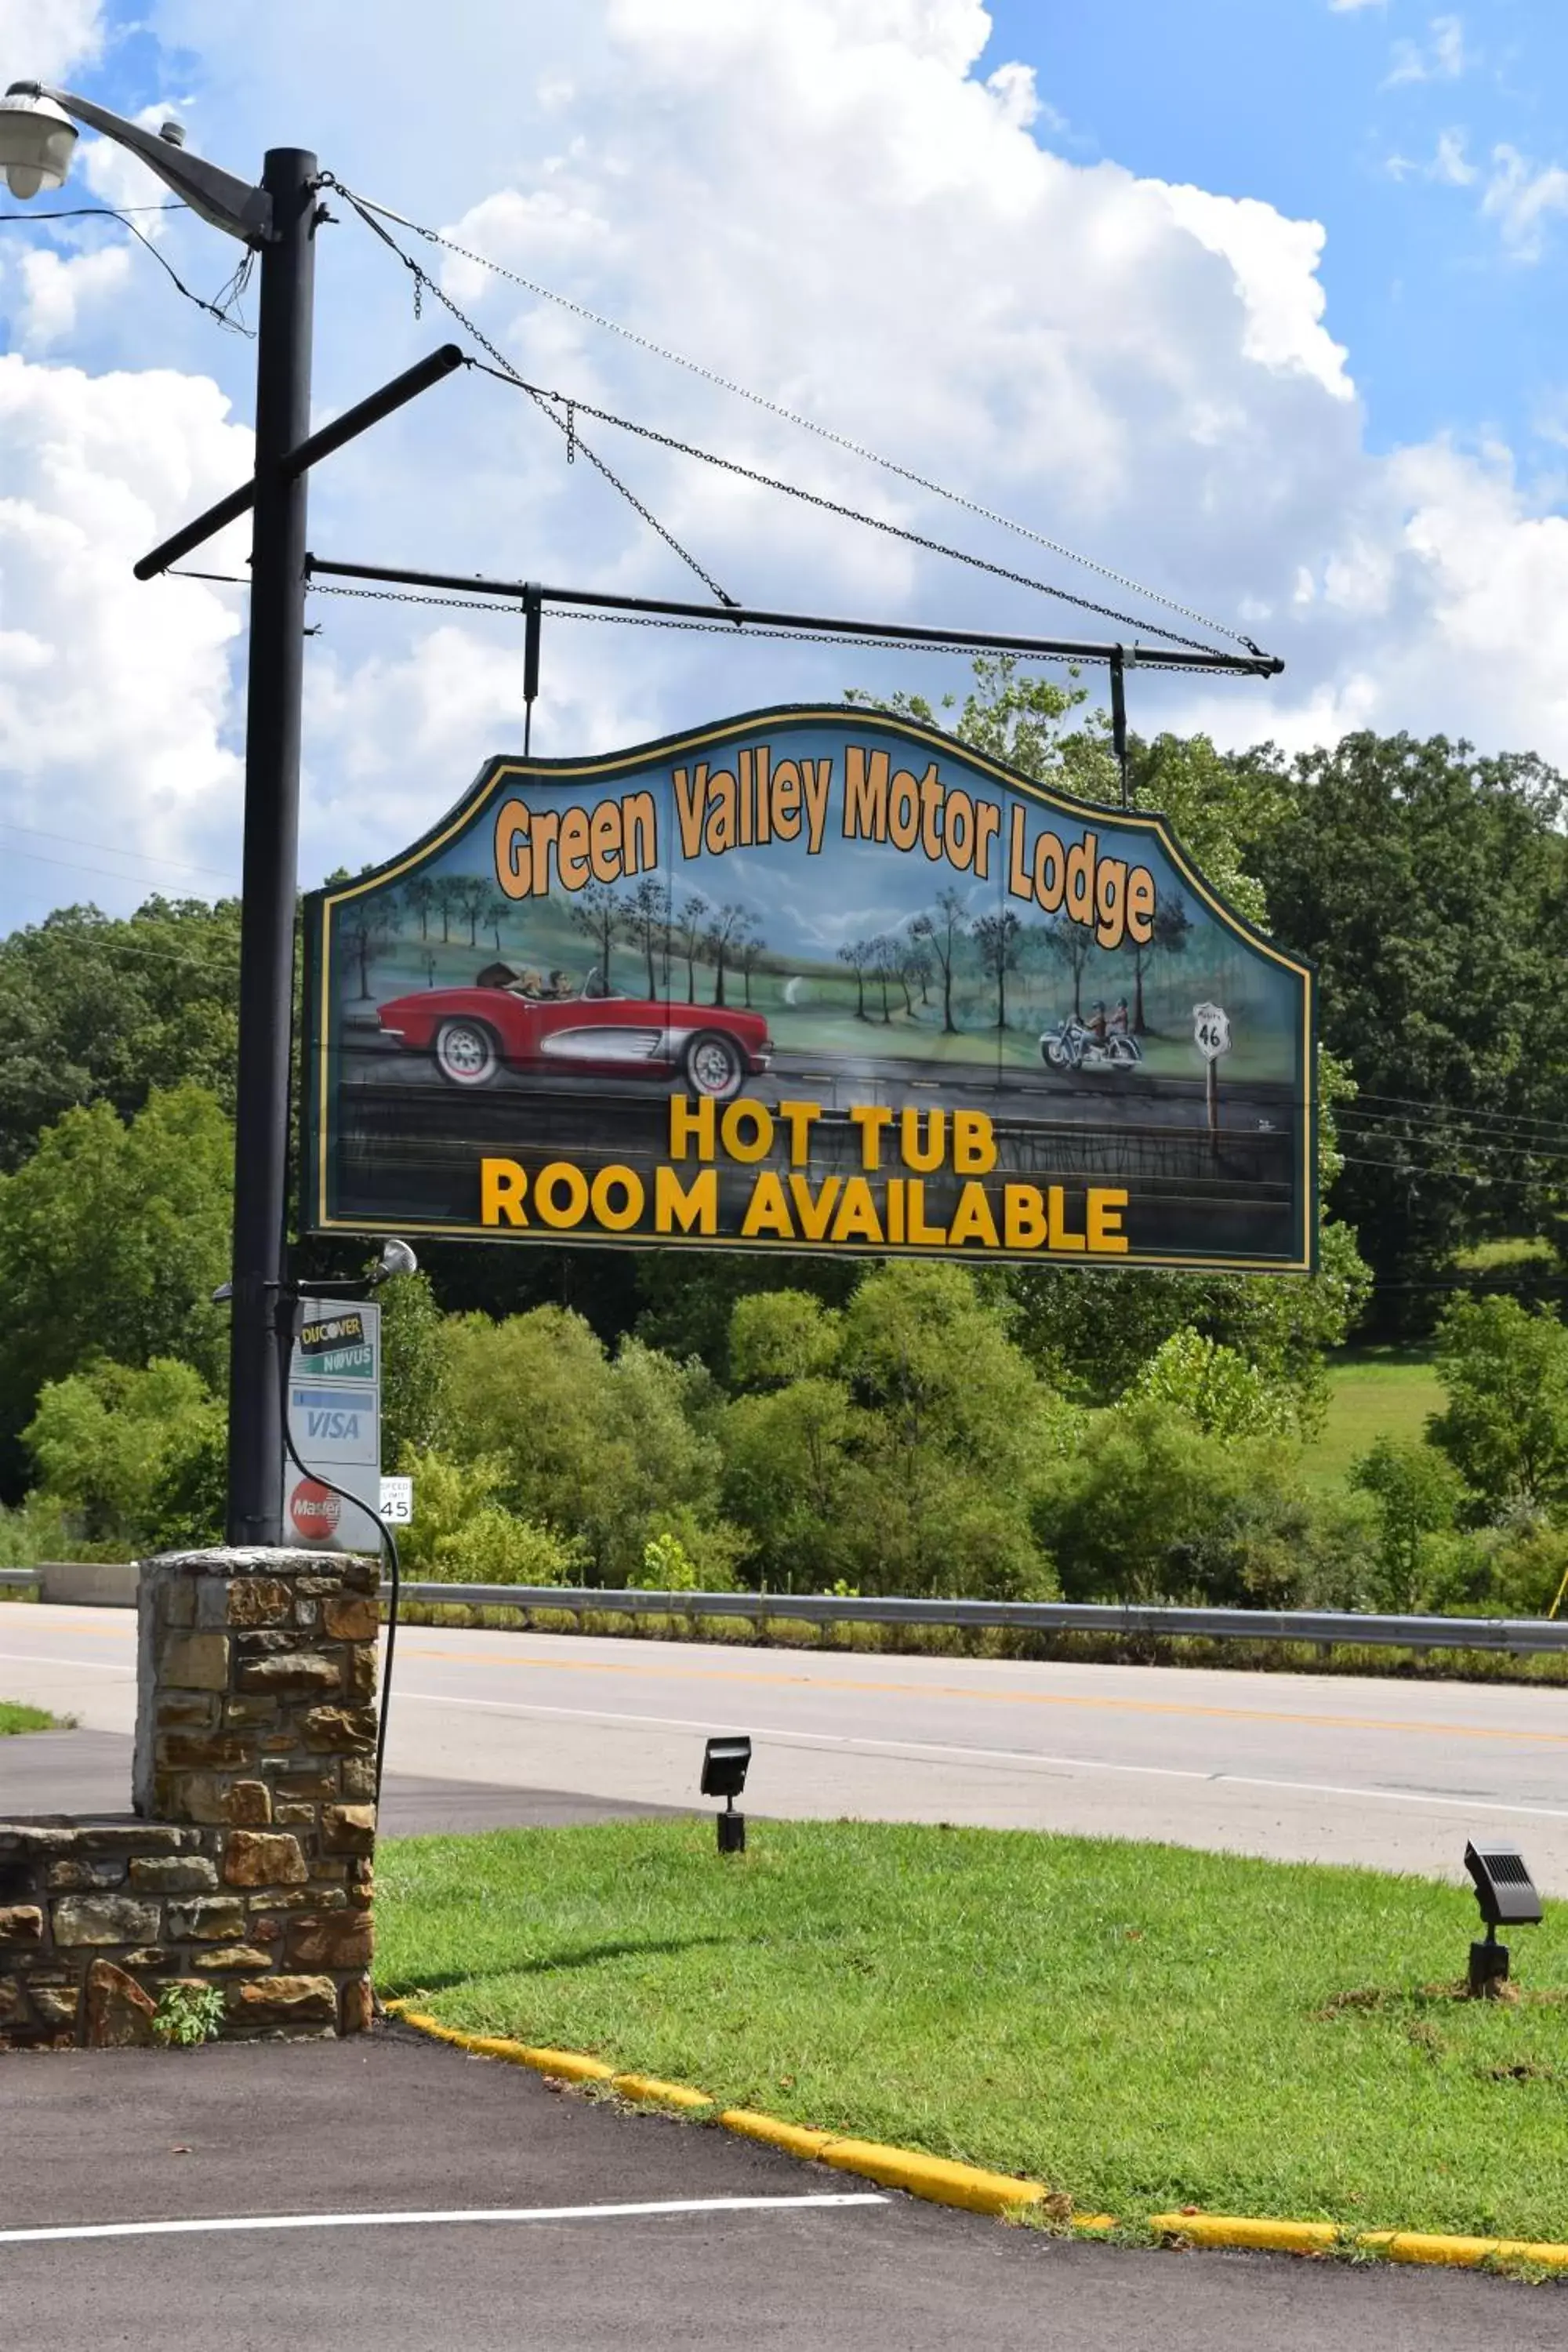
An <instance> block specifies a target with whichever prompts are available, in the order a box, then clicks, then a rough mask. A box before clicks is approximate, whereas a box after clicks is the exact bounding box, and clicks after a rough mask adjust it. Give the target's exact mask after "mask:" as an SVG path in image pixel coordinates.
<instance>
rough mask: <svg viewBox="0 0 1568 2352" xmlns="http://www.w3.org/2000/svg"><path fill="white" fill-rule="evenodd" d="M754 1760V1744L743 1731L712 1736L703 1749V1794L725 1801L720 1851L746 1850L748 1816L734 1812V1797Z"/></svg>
mask: <svg viewBox="0 0 1568 2352" xmlns="http://www.w3.org/2000/svg"><path fill="white" fill-rule="evenodd" d="M751 1762H752V1743H751V1741H750V1739H749V1738H746V1736H745V1734H744V1733H739V1734H731V1735H730V1736H729V1737H727V1738H717V1739H710V1741H709V1742H708V1745H707V1748H705V1749H704V1751H703V1757H702V1794H703V1795H704V1796H705V1797H722V1798H723V1800H724V1810H723V1811H722V1812H721V1814H720V1815H719V1851H720V1853H744V1852H745V1850H746V1816H745V1814H744V1813H738V1812H737V1811H735V1800H736V1798H737V1797H738V1796H739V1795H740V1794H741V1792H742V1790H743V1789H744V1788H745V1785H746V1774H747V1772H748V1771H749V1770H750V1769H751Z"/></svg>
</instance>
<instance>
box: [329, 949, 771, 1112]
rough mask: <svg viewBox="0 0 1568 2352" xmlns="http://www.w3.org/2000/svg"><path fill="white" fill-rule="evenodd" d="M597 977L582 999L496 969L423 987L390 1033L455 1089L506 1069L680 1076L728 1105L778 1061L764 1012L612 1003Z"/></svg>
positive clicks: (387, 1026)
mask: <svg viewBox="0 0 1568 2352" xmlns="http://www.w3.org/2000/svg"><path fill="white" fill-rule="evenodd" d="M597 980H598V975H597V974H596V973H593V974H590V976H589V979H588V982H586V984H585V985H584V987H583V988H582V989H581V990H580V991H579V990H577V989H575V988H574V986H573V985H572V983H571V982H569V981H568V980H567V979H566V978H565V976H564V975H563V974H562V973H558V972H556V973H550V974H542V973H538V972H528V971H517V970H516V969H514V967H512V966H511V965H510V964H489V965H487V966H486V968H485V970H484V971H481V972H480V973H479V977H478V979H477V980H476V981H475V982H474V985H473V986H472V987H471V988H431V989H422V990H419V991H418V992H416V993H415V994H414V995H411V996H396V997H394V998H393V999H392V1001H391V1002H390V1003H386V1004H384V1005H382V1006H381V1007H380V1008H379V1009H378V1012H377V1015H376V1017H377V1019H378V1020H379V1022H380V1024H381V1027H382V1031H383V1034H384V1035H385V1036H388V1037H395V1039H396V1040H397V1042H398V1044H399V1045H401V1046H403V1047H404V1048H405V1051H407V1052H409V1053H413V1054H430V1055H434V1057H435V1062H436V1067H437V1069H438V1070H439V1071H440V1073H441V1076H443V1077H444V1078H445V1079H447V1082H448V1084H450V1085H452V1086H454V1087H487V1086H489V1084H490V1081H491V1080H492V1079H493V1078H494V1077H495V1076H496V1074H497V1072H498V1071H499V1070H501V1069H509V1070H520V1071H526V1072H530V1073H533V1074H538V1073H542V1072H547V1071H552V1070H579V1071H584V1072H592V1073H593V1074H594V1075H595V1076H604V1077H609V1076H620V1075H621V1074H622V1073H624V1072H633V1073H637V1074H639V1075H640V1074H643V1073H647V1075H648V1076H679V1077H681V1078H682V1079H684V1081H685V1083H686V1085H687V1086H688V1087H689V1088H690V1089H691V1092H692V1093H693V1094H695V1095H707V1096H709V1097H711V1098H712V1099H713V1100H714V1101H716V1102H728V1101H729V1100H730V1098H731V1096H733V1095H738V1094H739V1093H740V1091H741V1088H742V1086H743V1085H744V1084H745V1081H746V1079H747V1078H748V1077H749V1076H761V1075H762V1074H763V1071H765V1070H766V1069H767V1067H768V1065H769V1064H770V1062H771V1061H772V1060H773V1040H772V1038H771V1037H770V1036H769V1035H768V1024H767V1023H766V1021H765V1020H764V1019H763V1015H762V1014H761V1013H745V1012H732V1011H731V1009H730V1007H729V1006H728V1005H722V1004H678V1003H667V1002H663V1001H661V1000H659V999H657V998H650V997H640V996H612V995H611V994H609V993H608V992H607V991H605V989H604V986H603V983H602V982H600V983H599V985H598V987H597V989H595V982H596V981H597Z"/></svg>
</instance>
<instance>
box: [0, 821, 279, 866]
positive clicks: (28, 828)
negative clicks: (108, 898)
mask: <svg viewBox="0 0 1568 2352" xmlns="http://www.w3.org/2000/svg"><path fill="white" fill-rule="evenodd" d="M0 827H3V828H4V830H5V832H6V833H27V834H31V835H34V836H35V837H36V838H37V840H39V841H65V842H71V843H74V842H75V840H76V835H75V834H74V833H51V832H50V831H49V828H48V827H47V825H44V824H20V823H19V822H18V821H17V819H16V818H15V817H9V816H7V817H0ZM32 854H33V853H32V852H31V851H28V850H26V849H19V850H17V851H16V856H18V857H26V856H31V855H32ZM111 855H112V856H116V857H139V858H141V859H142V863H143V865H147V866H170V867H172V868H173V869H174V872H175V873H178V874H205V875H208V876H210V877H211V878H212V879H213V880H214V881H215V882H235V881H237V880H238V878H239V877H238V876H237V875H235V874H231V873H230V872H229V871H228V870H227V868H226V867H225V866H192V865H190V864H189V863H188V862H187V861H186V860H185V859H184V858H181V857H160V856H158V855H157V853H156V852H155V851H153V850H147V849H116V850H114V851H113V852H112V853H111ZM47 862H48V863H49V864H50V865H53V866H68V865H69V864H70V863H71V862H72V861H71V860H70V859H69V858H66V857H56V858H51V859H49V860H48V861H47ZM81 870H82V872H83V873H84V874H99V873H101V872H102V871H103V868H102V867H101V866H83V867H82V869H81ZM140 878H141V877H139V876H138V875H134V874H128V875H126V877H125V879H126V881H127V882H135V881H138V880H140Z"/></svg>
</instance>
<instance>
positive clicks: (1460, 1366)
mask: <svg viewBox="0 0 1568 2352" xmlns="http://www.w3.org/2000/svg"><path fill="white" fill-rule="evenodd" d="M1437 1377H1438V1379H1439V1380H1440V1381H1442V1383H1443V1388H1444V1391H1445V1394H1446V1397H1447V1402H1446V1404H1445V1406H1444V1409H1443V1411H1442V1412H1440V1413H1436V1414H1434V1415H1433V1417H1432V1419H1431V1420H1430V1421H1429V1422H1428V1423H1427V1424H1426V1434H1427V1436H1428V1438H1429V1439H1430V1440H1431V1442H1432V1444H1434V1445H1436V1446H1437V1447H1439V1448H1440V1449H1441V1451H1442V1452H1443V1453H1444V1454H1447V1457H1448V1459H1449V1461H1450V1462H1451V1463H1452V1464H1453V1465H1454V1467H1455V1469H1456V1470H1457V1471H1458V1474H1459V1475H1460V1476H1461V1477H1462V1478H1463V1479H1464V1481H1465V1483H1466V1485H1467V1486H1469V1487H1470V1488H1472V1490H1473V1491H1474V1493H1475V1494H1476V1495H1477V1496H1479V1498H1480V1501H1481V1503H1482V1504H1483V1505H1484V1506H1485V1507H1486V1509H1487V1511H1488V1513H1489V1516H1491V1517H1500V1516H1501V1515H1502V1514H1503V1513H1504V1512H1506V1511H1507V1510H1509V1509H1510V1507H1519V1506H1521V1505H1522V1506H1524V1507H1538V1508H1542V1509H1551V1510H1556V1511H1562V1510H1563V1509H1564V1508H1565V1507H1568V1329H1565V1328H1563V1324H1562V1323H1561V1322H1560V1321H1559V1320H1558V1318H1557V1317H1556V1316H1555V1315H1554V1314H1553V1313H1552V1310H1551V1308H1550V1307H1537V1308H1535V1309H1533V1310H1531V1308H1528V1307H1521V1305H1520V1303H1519V1301H1518V1299H1516V1298H1500V1297H1489V1298H1458V1299H1456V1300H1455V1301H1454V1302H1453V1304H1452V1305H1451V1306H1450V1307H1448V1309H1447V1313H1446V1314H1445V1315H1444V1317H1443V1319H1442V1321H1441V1322H1440V1323H1439V1325H1438V1327H1437Z"/></svg>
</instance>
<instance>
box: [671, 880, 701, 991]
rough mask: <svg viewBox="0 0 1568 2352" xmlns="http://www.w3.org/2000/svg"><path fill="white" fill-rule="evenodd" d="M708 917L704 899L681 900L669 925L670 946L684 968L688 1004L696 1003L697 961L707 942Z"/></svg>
mask: <svg viewBox="0 0 1568 2352" xmlns="http://www.w3.org/2000/svg"><path fill="white" fill-rule="evenodd" d="M708 916H709V907H708V901H707V899H706V898H683V899H682V900H681V902H680V912H679V915H678V916H677V917H676V919H675V920H674V921H673V922H672V923H671V925H670V941H671V945H672V946H673V948H674V950H675V953H676V954H677V955H678V956H679V957H680V958H681V960H682V961H683V962H684V964H685V966H686V1002H687V1003H688V1004H695V1003H696V1002H697V959H698V957H699V956H700V954H701V953H702V950H703V948H704V946H705V944H706V942H707V938H708Z"/></svg>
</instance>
